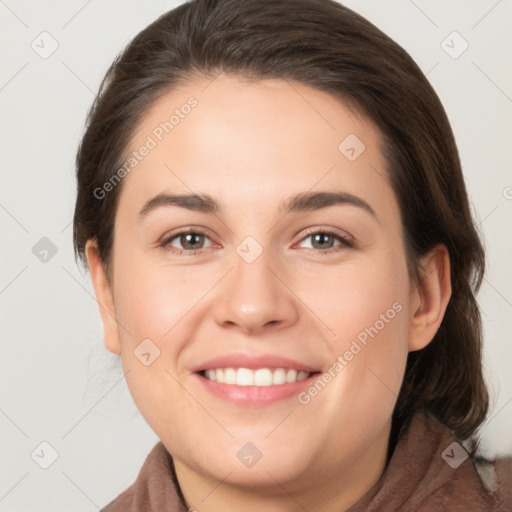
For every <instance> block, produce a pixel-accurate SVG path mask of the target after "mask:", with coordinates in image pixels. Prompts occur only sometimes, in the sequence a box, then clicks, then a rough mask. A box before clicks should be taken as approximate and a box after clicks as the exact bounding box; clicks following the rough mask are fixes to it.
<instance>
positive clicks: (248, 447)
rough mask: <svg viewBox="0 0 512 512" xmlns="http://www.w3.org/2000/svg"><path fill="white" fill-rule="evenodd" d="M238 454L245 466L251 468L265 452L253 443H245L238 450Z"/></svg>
mask: <svg viewBox="0 0 512 512" xmlns="http://www.w3.org/2000/svg"><path fill="white" fill-rule="evenodd" d="M236 456H237V457H238V460H239V461H240V462H241V463H242V464H243V465H244V466H245V467H247V468H249V469H250V468H252V467H254V466H255V465H256V464H257V463H258V461H259V460H260V459H261V457H263V454H262V453H261V452H260V450H258V448H257V446H256V445H254V444H253V443H245V444H244V445H243V446H242V448H240V450H238V452H237V454H236Z"/></svg>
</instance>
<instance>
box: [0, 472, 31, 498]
mask: <svg viewBox="0 0 512 512" xmlns="http://www.w3.org/2000/svg"><path fill="white" fill-rule="evenodd" d="M28 474H29V471H27V472H26V473H25V474H24V475H23V476H22V477H21V478H20V479H19V480H18V481H17V482H16V483H15V484H14V485H13V486H12V487H11V488H10V489H9V490H8V491H7V492H6V493H5V494H4V495H3V496H2V497H1V498H0V501H2V500H3V499H4V498H5V497H6V496H7V495H8V494H9V493H10V492H11V491H12V490H13V489H14V488H15V487H16V486H17V485H18V484H19V483H20V482H21V481H22V480H23V479H24V478H25V477H26V476H27V475H28Z"/></svg>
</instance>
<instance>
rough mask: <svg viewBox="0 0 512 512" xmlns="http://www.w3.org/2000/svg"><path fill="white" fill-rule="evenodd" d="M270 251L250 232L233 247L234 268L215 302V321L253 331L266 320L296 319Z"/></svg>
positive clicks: (285, 320) (289, 294) (274, 321)
mask: <svg viewBox="0 0 512 512" xmlns="http://www.w3.org/2000/svg"><path fill="white" fill-rule="evenodd" d="M267 240H268V239H267ZM273 255H274V252H273V251H272V249H271V248H270V247H264V245H263V244H260V243H259V242H258V240H256V238H255V237H253V236H247V237H246V238H244V239H243V240H242V241H241V242H240V243H239V244H238V246H236V247H235V254H233V260H232V261H233V270H232V271H231V272H230V273H229V276H227V279H228V281H227V282H226V286H225V287H224V288H223V290H222V294H221V297H220V301H219V302H218V303H217V306H216V313H215V316H216V319H217V322H219V323H220V324H226V323H229V324H237V325H238V326H239V327H240V328H242V329H243V330H252V331H254V330H258V329H260V328H262V327H264V326H265V325H267V324H269V323H287V322H293V321H295V320H296V309H295V305H294V304H293V297H292V294H291V293H290V292H289V291H288V290H287V289H286V287H285V286H284V285H283V283H281V282H280V280H279V279H278V278H277V277H276V276H275V275H274V273H275V272H276V269H277V268H278V267H279V266H280V265H279V262H278V261H277V259H276V258H274V257H273Z"/></svg>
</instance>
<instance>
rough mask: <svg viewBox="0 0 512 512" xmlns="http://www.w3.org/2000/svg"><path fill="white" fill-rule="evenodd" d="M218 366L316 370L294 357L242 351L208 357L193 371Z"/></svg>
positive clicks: (211, 368)
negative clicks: (253, 353)
mask: <svg viewBox="0 0 512 512" xmlns="http://www.w3.org/2000/svg"><path fill="white" fill-rule="evenodd" d="M217 368H250V369H254V370H256V369H258V368H293V369H295V370H299V371H304V372H310V373H313V372H315V371H318V370H315V369H314V368H311V367H310V366H308V365H306V364H303V363H300V362H299V361H296V360H294V359H290V358H288V357H283V356H279V355H272V354H260V355H249V354H241V353H233V354H224V355H221V356H217V357H214V358H212V359H208V360H207V361H205V362H203V363H201V364H199V365H197V366H195V367H193V368H192V369H191V371H192V372H193V373H197V372H201V371H204V370H214V369H217Z"/></svg>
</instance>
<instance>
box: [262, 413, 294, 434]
mask: <svg viewBox="0 0 512 512" xmlns="http://www.w3.org/2000/svg"><path fill="white" fill-rule="evenodd" d="M293 411H295V409H292V410H291V411H290V412H289V413H288V414H287V415H286V416H285V417H284V418H283V419H282V420H281V421H280V422H279V423H278V424H277V425H276V426H275V427H274V428H273V429H272V430H271V431H270V432H269V433H268V434H267V435H266V436H265V439H266V438H267V437H269V436H270V434H273V433H274V432H275V431H276V430H277V429H278V428H279V427H280V426H281V425H282V424H283V423H284V422H285V421H286V420H287V419H288V417H289V416H290V414H291V413H292V412H293Z"/></svg>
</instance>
